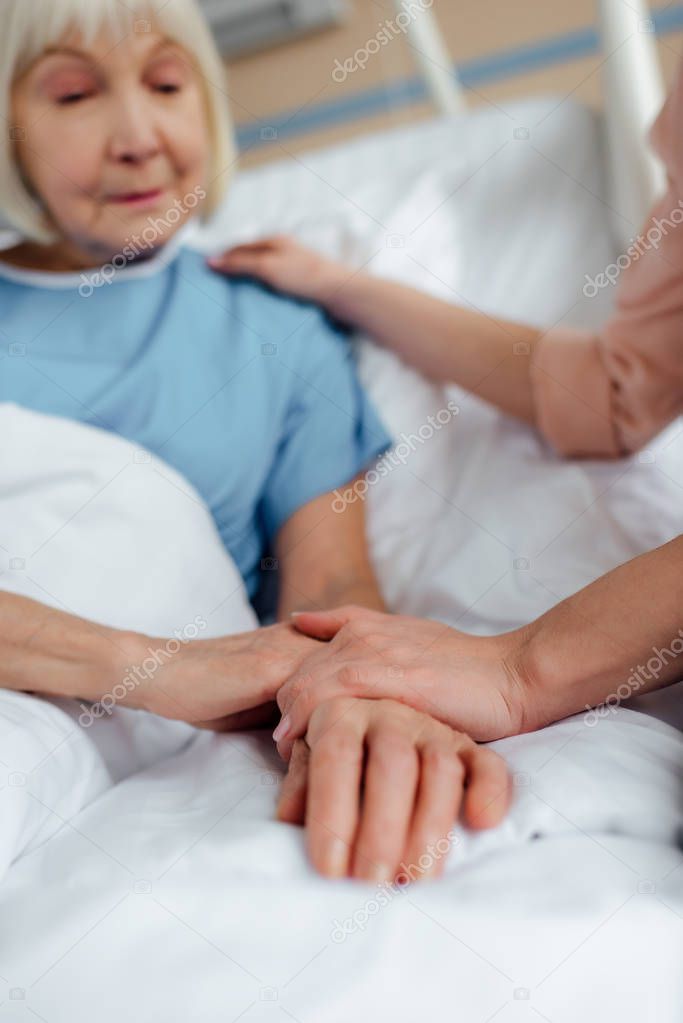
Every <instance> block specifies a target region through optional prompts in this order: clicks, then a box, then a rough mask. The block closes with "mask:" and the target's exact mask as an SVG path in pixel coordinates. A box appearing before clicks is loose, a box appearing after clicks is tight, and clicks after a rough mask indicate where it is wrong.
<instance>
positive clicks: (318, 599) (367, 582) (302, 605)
mask: <svg viewBox="0 0 683 1023" xmlns="http://www.w3.org/2000/svg"><path fill="white" fill-rule="evenodd" d="M349 604H354V605H356V606H357V607H366V608H369V609H371V610H374V611H386V610H387V607H386V604H385V603H384V598H383V597H382V594H381V592H380V589H379V584H378V582H377V579H376V577H375V575H374V573H373V571H372V569H371V568H370V566H369V565H366V566H363V565H360V566H358V567H357V569H356V570H355V571H351V572H350V573H347V572H345V573H344V574H343V575H341V574H340V575H337V576H335V577H332V578H328V579H315V578H314V577H312V578H309V579H308V580H307V581H306V583H305V584H304V585H303V586H301V585H296V584H294V583H287V582H284V581H283V584H282V586H281V588H280V598H279V602H278V619H279V620H280V621H286V620H288V619H289V617H290V616H291V614H292V613H293V612H301V611H325V610H328V609H329V608H333V607H343V606H346V605H349Z"/></svg>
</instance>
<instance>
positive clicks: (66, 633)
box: [0, 593, 144, 706]
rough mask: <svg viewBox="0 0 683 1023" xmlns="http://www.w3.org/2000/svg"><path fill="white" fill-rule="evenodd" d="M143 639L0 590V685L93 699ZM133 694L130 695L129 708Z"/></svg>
mask: <svg viewBox="0 0 683 1023" xmlns="http://www.w3.org/2000/svg"><path fill="white" fill-rule="evenodd" d="M143 646H144V641H143V637H141V636H137V635H136V634H134V633H125V632H120V631H118V630H116V629H108V628H105V627H104V626H100V625H95V624H93V623H92V622H88V621H85V620H84V619H82V618H78V617H76V616H75V615H69V614H65V613H64V612H62V611H57V610H54V609H53V608H49V607H47V606H45V605H43V604H39V603H37V602H36V601H33V600H28V599H27V598H25V597H20V596H17V595H16V594H12V593H0V686H2V687H3V688H5V689H12V690H16V691H24V692H36V693H41V694H43V695H49V696H67V697H77V698H80V699H86V700H98V699H100V698H101V697H102V696H103V695H104V694H105V693H107V692H109V691H110V690H111V687H112V686H113V685H115V684H116V682H118V681H120V680H121V679H122V678H123V676H124V675H125V673H126V666H127V665H129V664H131V663H135V660H136V657H137V654H138V652H139V651H140V650H141V648H142V647H143ZM134 700H135V694H130V703H129V704H128V705H130V706H133V705H135V703H134Z"/></svg>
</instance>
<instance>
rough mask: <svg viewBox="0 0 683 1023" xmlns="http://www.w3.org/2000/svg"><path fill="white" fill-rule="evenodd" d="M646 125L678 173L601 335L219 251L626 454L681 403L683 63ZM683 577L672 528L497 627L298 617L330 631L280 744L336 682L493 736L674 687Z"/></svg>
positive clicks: (288, 744) (439, 369) (286, 746)
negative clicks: (542, 606)
mask: <svg viewBox="0 0 683 1023" xmlns="http://www.w3.org/2000/svg"><path fill="white" fill-rule="evenodd" d="M652 141H653V143H654V146H655V148H656V150H657V152H658V154H659V155H660V157H661V158H662V160H663V161H664V163H665V165H666V168H667V171H668V189H667V192H666V194H665V195H664V196H663V197H662V198H661V200H660V201H659V202H658V203H657V206H656V208H655V209H654V210H653V212H652V214H651V217H650V219H649V222H648V224H647V225H646V227H645V229H644V232H643V233H644V235H645V236H646V238H647V239H648V240H649V239H654V238H658V239H659V244H658V245H654V244H650V245H647V246H645V249H644V251H641V248H639V247H638V246H632V247H631V249H630V250H629V260H628V262H629V264H630V265H629V266H628V269H627V270H626V271H625V273H624V274H623V277H622V280H621V285H620V291H619V295H618V302H617V309H616V312H615V313H614V315H613V317H612V318H611V319H610V320H609V322H608V323H606V324H605V326H604V328H603V329H602V330H601V331H598V332H597V333H592V332H589V331H579V330H571V329H568V328H565V327H555V328H553V329H551V330H550V331H546V332H543V331H539V330H536V329H534V328H531V327H528V326H525V325H522V324H518V323H510V322H505V321H500V320H495V319H494V318H492V317H489V316H484V315H482V314H479V313H476V312H472V311H470V310H466V309H463V308H458V307H457V306H453V305H449V304H446V303H444V302H441V301H438V300H437V299H434V298H431V297H430V296H428V295H424V294H421V293H419V292H417V291H414V290H412V289H410V288H406V287H403V286H402V285H399V284H394V283H392V282H389V281H383V280H379V279H377V278H373V277H370V276H368V275H366V274H362V273H358V272H357V271H355V270H349V269H348V268H346V267H344V266H342V265H340V264H338V263H336V262H333V261H331V260H328V259H325V258H323V257H321V256H319V255H317V254H316V253H313V252H310V251H308V250H306V249H303V248H302V247H301V246H299V245H298V244H297V243H296V242H294V241H292V240H289V239H287V238H274V239H265V240H263V241H260V242H257V243H254V244H252V245H245V246H240V247H238V248H236V249H233V250H231V251H230V252H227V253H225V254H224V255H223V256H222V257H220V258H218V259H216V260H215V261H214V265H215V267H216V269H218V270H221V271H222V272H224V273H228V274H251V275H252V276H253V277H256V278H258V279H260V280H263V281H265V282H267V283H268V284H270V285H271V286H272V287H275V288H279V289H281V290H282V291H286V292H289V293H292V294H294V295H297V296H299V297H302V298H303V297H305V298H308V299H309V300H311V301H315V302H318V303H320V304H321V305H322V306H323V307H325V308H327V310H328V311H329V312H330V313H331V314H332V315H334V316H335V317H336V318H337V319H338V320H340V321H342V322H345V323H347V324H349V325H351V326H353V327H357V328H359V329H361V330H364V331H366V332H367V333H369V334H370V335H372V336H373V337H374V338H375V340H377V341H378V342H379V343H380V344H382V345H384V346H385V347H387V348H391V349H393V350H394V351H396V352H397V353H398V354H400V355H401V356H402V357H403V358H405V359H406V361H408V362H410V363H411V364H412V365H414V366H416V367H417V368H418V369H420V370H421V371H422V372H423V373H425V374H426V375H427V376H430V377H432V378H433V379H436V380H440V381H443V382H453V383H457V384H459V385H460V386H462V387H465V388H468V389H469V390H471V391H473V392H474V393H475V394H477V395H479V396H480V397H481V398H484V399H485V400H487V401H489V402H490V403H491V404H493V405H495V406H497V407H498V408H500V409H501V410H502V411H503V412H506V413H508V414H509V415H512V416H515V417H517V418H518V419H521V420H523V421H524V422H526V423H528V424H529V425H531V426H533V427H534V428H535V429H536V430H538V431H539V433H540V435H541V436H542V437H543V438H544V439H545V440H546V441H547V442H548V443H549V444H551V445H552V446H553V447H554V448H555V449H556V451H557V452H558V453H559V454H561V455H563V456H571V457H582V456H590V457H599V458H617V457H620V456H623V455H627V454H629V453H632V452H634V451H637V450H638V449H639V448H640V447H642V446H643V445H645V444H646V443H648V442H649V441H650V440H651V439H652V438H654V437H655V436H656V435H657V434H658V433H659V432H660V431H661V430H662V429H663V428H664V427H665V426H667V425H668V424H670V423H671V422H672V421H673V420H674V419H675V418H676V417H677V416H678V415H680V414H681V412H683V228H681V227H677V226H676V224H680V217H678V219H676V218H675V217H672V213H673V212H675V211H677V210H679V209H680V207H681V205H683V64H681V66H680V68H679V70H678V74H677V78H676V82H675V84H674V88H673V90H672V92H671V95H670V96H669V98H668V100H667V102H666V104H665V106H664V109H663V110H662V112H661V114H660V116H659V118H658V120H657V122H656V124H655V125H654V127H653V130H652ZM662 226H663V227H664V230H662ZM653 232H654V234H653ZM639 244H640V243H639ZM520 344H521V352H522V353H523V354H522V355H520V354H519V353H520ZM682 580H683V537H678V538H677V539H675V540H673V541H672V542H670V543H669V544H666V545H665V546H663V547H661V548H659V549H658V550H656V551H653V552H651V553H650V554H646V555H643V556H642V557H640V558H636V559H635V560H634V561H632V562H630V563H629V564H626V565H623V566H621V567H620V568H618V569H616V570H615V571H614V572H611V573H609V574H608V575H606V576H605V577H604V578H602V579H599V580H598V581H597V582H595V583H594V584H593V585H591V586H589V587H587V588H586V589H585V590H583V591H581V592H579V593H577V594H575V595H574V596H572V597H571V598H569V599H568V600H565V601H563V602H562V603H561V604H559V605H558V606H557V607H556V608H554V609H553V610H552V611H550V612H549V613H547V614H546V615H544V616H543V617H542V618H540V619H539V620H538V621H536V622H533V623H531V624H530V625H528V626H526V627H525V628H523V629H520V630H518V631H516V632H512V633H509V634H507V635H503V636H494V637H485V638H482V637H476V636H468V635H464V634H463V633H460V632H458V631H457V630H455V629H452V628H447V627H445V626H443V625H439V624H437V623H436V622H429V621H420V620H413V619H406V618H401V617H390V616H387V615H383V614H381V613H378V612H376V611H372V610H368V609H361V608H354V607H347V608H342V609H339V610H336V611H332V612H328V613H324V614H304V615H301V616H298V617H297V619H296V623H297V626H298V628H299V630H300V631H301V632H302V634H305V635H308V636H314V637H316V638H318V639H322V640H327V641H328V645H327V647H325V648H323V649H320V650H315V651H313V652H312V654H311V655H310V656H309V657H308V658H307V659H306V660H305V661H304V663H303V664H302V666H301V667H300V669H299V671H298V672H297V673H296V674H295V675H294V676H293V677H292V678H291V679H290V680H289V681H288V682H287V684H286V685H285V686H283V687H282V688H281V690H280V692H279V694H278V703H279V704H280V707H281V710H282V712H283V717H282V720H281V722H280V724H279V726H278V728H277V729H276V731H275V738H276V740H277V741H278V743H279V748H280V752H281V753H282V754H283V755H284V756H289V754H290V751H291V749H292V746H293V743H294V741H295V740H296V739H297V738H298V737H299V736H302V735H304V734H305V729H306V725H307V723H308V721H309V719H310V716H311V714H312V713H313V712H314V711H315V708H316V707H318V706H320V705H321V704H322V703H323V702H325V701H327V700H329V699H331V698H334V697H339V696H342V695H343V696H345V697H347V698H348V697H351V696H363V695H366V696H373V697H375V698H394V699H400V700H402V701H403V702H405V703H406V704H409V705H410V706H413V707H415V708H417V709H422V710H428V711H429V713H430V714H433V715H434V716H436V717H438V718H440V719H441V720H442V721H444V722H447V723H448V724H450V725H452V726H453V727H458V728H464V729H465V730H467V731H468V732H469V733H470V734H471V735H473V736H474V737H475V738H477V739H479V740H481V741H487V740H491V739H497V738H500V737H503V736H508V735H513V734H517V733H519V732H521V731H530V730H532V729H536V728H539V727H541V726H542V725H544V724H548V723H549V722H551V721H555V720H558V719H559V718H561V717H564V716H566V715H568V714H572V713H575V712H577V711H580V710H583V709H585V708H586V707H588V708H591V707H595V706H597V705H599V704H601V703H604V702H605V701H607V700H609V699H610V698H618V699H623V698H624V696H623V694H624V692H625V693H626V695H628V693H629V692H630V693H632V694H635V693H636V692H638V693H641V694H642V693H647V692H650V691H652V690H655V689H658V688H661V687H663V686H667V685H670V684H671V683H673V682H676V681H677V680H679V679H681V678H683V640H682V639H681V637H682V636H683V631H681V625H682V624H683V621H682V619H681V603H682V600H683V581H682ZM397 669H399V670H397Z"/></svg>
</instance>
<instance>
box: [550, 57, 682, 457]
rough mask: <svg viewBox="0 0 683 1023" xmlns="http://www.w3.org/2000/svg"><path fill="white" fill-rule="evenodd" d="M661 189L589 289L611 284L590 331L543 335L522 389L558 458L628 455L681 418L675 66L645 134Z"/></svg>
mask: <svg viewBox="0 0 683 1023" xmlns="http://www.w3.org/2000/svg"><path fill="white" fill-rule="evenodd" d="M651 138H652V142H653V145H654V147H655V149H656V150H657V152H658V153H659V155H660V156H661V158H662V159H663V160H664V162H665V164H666V167H667V171H668V179H669V183H668V190H667V193H666V195H665V196H664V198H663V199H661V200H660V201H659V202H658V203H657V205H656V207H655V209H654V210H653V212H652V214H651V216H650V218H649V220H648V222H647V224H646V225H645V227H644V228H643V231H642V234H641V235H639V236H638V237H637V238H634V239H633V241H632V242H631V244H630V246H629V248H628V249H627V251H626V252H625V253H624V254H623V255H622V256H621V257H620V258H619V260H618V263H619V266H617V265H616V263H615V264H613V265H612V266H611V267H609V268H606V271H605V275H598V276H597V277H596V278H595V279H594V284H593V286H596V287H604V286H606V287H609V286H611V284H610V281H609V280H608V278H607V276H606V274H609V275H610V277H611V278H612V279H616V277H617V276H618V278H619V292H618V296H617V307H616V310H615V313H614V315H613V316H612V318H611V320H610V321H609V323H608V324H607V326H606V327H605V328H604V330H603V331H602V332H601V333H599V334H591V333H590V332H585V331H579V330H569V329H566V328H558V329H553V330H551V331H549V332H548V334H546V335H545V336H544V337H543V338H542V340H541V341H540V343H539V344H538V346H537V348H536V350H535V352H534V357H533V362H532V383H533V388H534V399H535V403H536V412H537V422H538V425H539V429H540V430H541V432H542V433H543V435H544V436H545V437H546V438H547V440H548V441H549V442H550V443H551V444H552V445H553V446H554V447H555V448H556V449H557V451H558V452H560V453H561V454H563V455H584V456H589V457H604V456H612V457H614V456H618V455H621V454H626V453H628V452H631V451H636V450H638V449H639V448H641V447H642V446H643V445H644V444H646V443H647V442H648V441H649V440H651V439H652V438H653V437H654V436H656V434H657V433H659V431H660V430H661V429H663V427H664V426H666V425H667V424H668V423H670V422H671V421H672V420H673V419H675V418H676V416H678V415H680V414H681V413H682V412H683V199H682V198H681V197H683V64H682V65H681V68H680V69H679V73H678V78H677V81H676V84H675V86H674V90H673V92H672V93H671V95H670V97H669V99H668V100H667V102H666V104H665V106H664V109H663V110H662V112H661V114H660V116H659V118H658V120H657V122H656V124H655V126H654V128H653V130H652V136H651Z"/></svg>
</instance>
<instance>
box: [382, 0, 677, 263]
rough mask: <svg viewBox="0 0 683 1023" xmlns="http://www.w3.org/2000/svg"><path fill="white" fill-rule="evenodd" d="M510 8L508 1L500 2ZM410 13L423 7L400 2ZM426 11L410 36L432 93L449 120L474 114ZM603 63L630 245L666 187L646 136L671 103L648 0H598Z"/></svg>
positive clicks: (612, 179) (612, 167) (623, 238)
mask: <svg viewBox="0 0 683 1023" xmlns="http://www.w3.org/2000/svg"><path fill="white" fill-rule="evenodd" d="M501 2H503V0H501ZM394 3H395V6H396V9H397V11H398V12H399V13H401V12H403V13H404V14H405V13H406V11H407V10H408V9H409V7H410V8H411V9H412V8H413V7H414V6H417V4H415V5H413V4H410V5H409V4H407V3H406V0H394ZM421 6H422V10H421V11H420V13H419V15H417V16H414V14H411V17H410V19H409V24H407V26H406V30H407V32H408V34H409V38H410V41H411V43H412V46H413V50H414V53H415V58H416V60H417V62H418V65H419V67H420V70H421V72H422V74H423V76H424V78H425V81H426V83H427V87H428V89H429V92H430V95H431V97H432V99H433V101H434V103H435V105H436V107H437V109H438V110H439V111H440V112H441V113H443V114H457V113H462V112H463V111H464V110H466V108H467V100H466V95H465V89H464V87H463V84H462V82H461V81H460V80H459V78H458V73H457V68H456V67H455V66H454V65H453V60H452V58H451V56H450V54H449V51H448V47H447V45H446V42H445V40H444V38H443V35H442V34H441V31H440V29H439V25H438V19H437V16H436V14H435V13H434V11H433V10H431V9H430V7H427V6H424V5H421ZM596 7H597V17H598V23H599V28H600V36H601V43H602V51H603V54H604V62H603V64H602V67H601V76H602V88H603V97H604V112H605V126H606V143H607V144H606V155H607V171H608V175H609V193H610V202H611V204H612V205H613V206H614V208H615V210H617V211H618V214H619V215H618V216H617V217H616V218H615V224H614V228H615V232H616V234H617V237H618V240H619V241H620V243H622V244H626V243H627V242H628V240H630V238H631V237H632V236H633V235H634V234H635V233H636V232H637V231H638V230H639V228H640V226H641V225H642V223H643V221H644V219H645V216H646V215H647V211H648V210H649V208H650V207H651V205H652V203H653V201H654V200H655V198H656V197H657V195H658V194H660V192H661V191H662V189H663V187H664V172H663V169H662V167H661V164H660V163H659V161H658V160H657V158H656V157H655V156H654V154H653V153H652V151H651V150H650V149H649V147H648V145H647V133H648V130H649V128H650V126H651V125H652V123H653V121H654V119H655V117H656V116H657V113H658V111H659V109H660V108H661V106H662V103H663V101H664V95H665V93H664V85H663V79H662V71H661V65H660V61H659V56H658V53H657V43H656V37H655V33H654V22H653V21H652V19H651V16H650V12H649V5H648V3H647V0H628V3H626V2H624V0H597V3H596Z"/></svg>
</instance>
